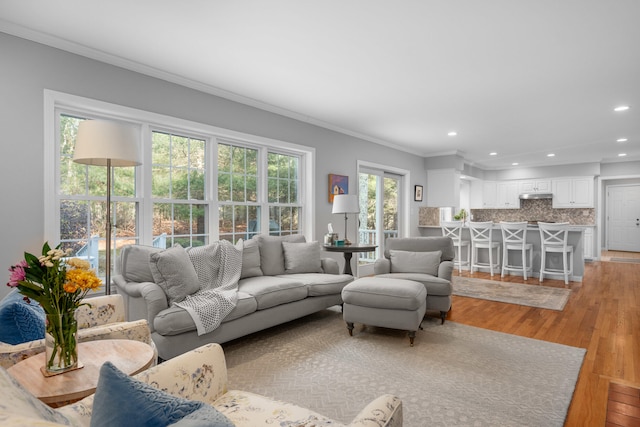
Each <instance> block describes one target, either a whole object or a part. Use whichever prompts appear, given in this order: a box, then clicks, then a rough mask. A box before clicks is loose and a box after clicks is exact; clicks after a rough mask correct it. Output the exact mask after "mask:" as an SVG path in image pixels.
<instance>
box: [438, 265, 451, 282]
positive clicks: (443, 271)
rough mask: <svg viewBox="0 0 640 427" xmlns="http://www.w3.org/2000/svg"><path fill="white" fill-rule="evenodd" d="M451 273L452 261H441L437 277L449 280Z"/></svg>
mask: <svg viewBox="0 0 640 427" xmlns="http://www.w3.org/2000/svg"><path fill="white" fill-rule="evenodd" d="M452 275H453V261H442V262H441V263H440V265H439V266H438V277H439V278H441V279H446V280H448V281H451V276H452Z"/></svg>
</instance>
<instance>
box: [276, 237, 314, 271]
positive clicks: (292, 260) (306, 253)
mask: <svg viewBox="0 0 640 427" xmlns="http://www.w3.org/2000/svg"><path fill="white" fill-rule="evenodd" d="M282 248H283V249H284V269H285V272H286V273H287V274H294V273H322V261H321V260H320V245H319V244H318V242H308V243H291V242H282Z"/></svg>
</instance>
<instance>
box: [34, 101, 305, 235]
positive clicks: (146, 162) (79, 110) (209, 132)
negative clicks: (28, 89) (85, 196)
mask: <svg viewBox="0 0 640 427" xmlns="http://www.w3.org/2000/svg"><path fill="white" fill-rule="evenodd" d="M61 113H64V114H70V115H79V116H80V117H88V118H101V119H105V120H110V119H111V120H117V121H121V122H127V123H129V124H132V125H135V126H138V128H139V129H140V135H141V141H140V144H141V146H140V149H141V153H142V158H143V160H142V165H141V166H137V168H139V169H136V183H135V184H136V191H137V194H136V196H135V198H133V199H131V198H128V200H135V201H136V202H137V203H139V216H138V230H139V234H138V239H139V241H138V242H139V244H144V245H150V244H151V242H152V240H153V236H152V235H153V233H152V226H153V224H152V222H153V201H152V198H151V171H152V168H151V167H150V165H152V163H151V162H152V153H151V137H152V135H151V133H152V132H153V131H154V130H160V131H170V132H171V133H177V134H184V135H188V136H193V137H195V138H201V139H205V140H206V141H207V143H208V145H210V147H208V148H207V154H206V156H207V162H208V169H207V177H206V180H207V182H208V183H209V185H207V186H206V188H205V191H206V193H207V194H206V197H207V200H206V205H207V209H208V212H209V218H208V221H207V223H208V225H207V229H208V230H209V240H210V241H216V240H218V239H219V230H218V205H219V204H218V201H217V193H218V187H217V176H218V167H217V152H218V141H219V140H220V142H224V141H234V142H237V143H240V144H246V145H248V146H253V147H254V148H258V149H259V152H260V154H259V161H260V162H266V153H267V152H268V150H269V149H271V150H275V151H277V152H282V153H290V154H293V155H297V156H299V157H300V165H299V167H300V187H299V194H300V200H299V203H300V205H301V206H304V209H303V215H302V217H301V218H300V219H299V221H300V233H301V234H303V235H305V236H306V238H307V239H308V240H315V231H314V224H315V186H314V185H313V182H314V179H313V177H314V174H315V157H316V156H315V148H313V147H307V146H304V145H300V144H295V143H291V142H286V141H280V140H275V139H271V138H266V137H261V136H256V135H251V134H246V133H242V132H237V131H232V130H228V129H224V128H219V127H215V126H211V125H207V124H203V123H198V122H194V121H189V120H185V119H179V118H176V117H171V116H167V115H163V114H158V113H152V112H148V111H144V110H139V109H135V108H130V107H126V106H122V105H117V104H112V103H107V102H103V101H98V100H94V99H90V98H84V97H80V96H76V95H71V94H67V93H63V92H57V91H53V90H49V89H45V90H44V126H43V127H44V138H43V142H44V147H43V148H44V150H43V153H44V165H43V169H44V183H43V185H44V238H45V240H47V241H49V242H59V240H60V213H59V201H60V198H59V188H58V187H57V185H58V184H57V183H58V174H59V163H58V159H59V157H57V152H58V148H57V147H56V144H57V142H58V132H59V121H58V117H59V114H61ZM263 169H266V168H263ZM262 173H263V174H264V176H259V179H260V180H261V182H260V184H259V188H260V191H261V194H262V195H263V196H262V198H259V203H260V205H261V209H263V210H264V211H263V212H268V208H269V206H268V204H267V202H266V194H267V193H266V190H267V187H266V186H267V182H266V170H265V171H264V172H262ZM214 180H215V181H214ZM259 197H260V196H259ZM114 201H115V200H114ZM264 218H265V215H263V216H262V221H263V222H264V221H265V219H264ZM266 218H267V224H266V226H267V227H268V215H267V216H266ZM264 226H265V224H263V228H262V229H264Z"/></svg>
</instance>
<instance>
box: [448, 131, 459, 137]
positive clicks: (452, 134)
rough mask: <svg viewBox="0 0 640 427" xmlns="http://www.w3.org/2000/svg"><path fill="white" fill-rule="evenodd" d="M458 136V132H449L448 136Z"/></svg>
mask: <svg viewBox="0 0 640 427" xmlns="http://www.w3.org/2000/svg"><path fill="white" fill-rule="evenodd" d="M457 134H458V132H456V131H451V132H449V133H448V134H447V135H449V136H456V135H457Z"/></svg>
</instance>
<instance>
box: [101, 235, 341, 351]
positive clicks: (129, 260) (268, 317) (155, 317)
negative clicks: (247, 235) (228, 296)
mask: <svg viewBox="0 0 640 427" xmlns="http://www.w3.org/2000/svg"><path fill="white" fill-rule="evenodd" d="M242 246H243V250H242V266H241V268H242V272H241V274H240V280H239V281H238V288H237V304H236V306H235V308H233V310H232V311H231V312H230V313H229V314H228V315H227V316H226V317H224V318H223V320H222V323H221V324H220V325H219V326H218V327H217V328H216V329H215V330H213V331H212V332H208V333H205V334H202V335H198V332H197V327H196V324H195V322H194V320H193V318H192V317H191V316H190V315H189V313H188V312H187V311H186V310H185V309H183V308H181V307H178V306H176V305H175V304H171V301H172V299H173V296H172V295H171V292H169V294H170V295H167V292H166V289H167V288H166V284H162V286H161V284H159V283H156V282H158V280H156V281H154V274H156V271H152V266H151V264H152V263H151V262H150V260H151V259H152V254H158V253H159V252H161V251H163V250H162V249H158V248H154V247H149V246H141V245H129V246H125V247H124V248H123V249H122V251H121V254H120V257H119V259H118V260H117V263H116V275H114V278H113V281H114V283H115V285H116V287H117V290H118V293H119V294H121V295H122V296H123V297H124V301H125V306H126V310H127V317H128V320H136V319H146V320H147V321H148V323H149V326H150V328H151V337H152V339H153V341H154V343H155V344H156V346H157V348H158V355H159V357H160V358H161V359H165V360H167V359H171V358H173V357H175V356H177V355H180V354H182V353H185V352H187V351H189V350H192V349H195V348H198V347H200V346H202V345H204V344H207V343H211V342H216V343H223V342H226V341H230V340H233V339H236V338H239V337H242V336H244V335H247V334H250V333H253V332H257V331H260V330H262V329H266V328H269V327H272V326H275V325H278V324H281V323H284V322H288V321H291V320H294V319H297V318H300V317H303V316H306V315H308V314H311V313H314V312H316V311H320V310H323V309H325V308H328V307H331V306H333V305H337V304H342V297H341V292H342V288H344V286H345V285H347V284H348V283H350V282H351V281H353V277H352V276H351V275H346V274H340V273H339V267H338V263H337V261H336V260H334V259H331V258H322V257H321V247H320V245H319V244H318V243H316V242H305V238H304V236H301V235H291V236H266V235H257V236H255V237H254V238H253V239H251V240H246V241H244V242H243V243H242ZM169 250H174V251H175V248H170V249H167V250H166V251H169ZM185 251H188V249H185ZM153 258H154V259H155V258H157V255H153ZM186 267H188V266H186ZM186 267H185V268H183V269H182V270H181V271H184V274H185V275H186V274H187V273H188V270H189V268H186ZM156 279H157V274H156Z"/></svg>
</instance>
